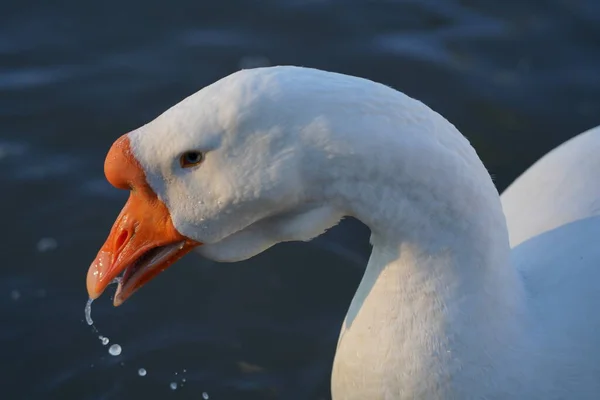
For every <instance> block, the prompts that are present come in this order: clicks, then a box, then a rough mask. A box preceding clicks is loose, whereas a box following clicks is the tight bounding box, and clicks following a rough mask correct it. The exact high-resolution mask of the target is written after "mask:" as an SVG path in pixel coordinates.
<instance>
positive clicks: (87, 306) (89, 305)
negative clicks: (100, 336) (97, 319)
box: [85, 298, 94, 325]
mask: <svg viewBox="0 0 600 400" xmlns="http://www.w3.org/2000/svg"><path fill="white" fill-rule="evenodd" d="M93 301H94V299H92V298H89V299H88V301H87V303H86V304H85V321H86V322H87V324H88V325H94V321H93V320H92V302H93Z"/></svg>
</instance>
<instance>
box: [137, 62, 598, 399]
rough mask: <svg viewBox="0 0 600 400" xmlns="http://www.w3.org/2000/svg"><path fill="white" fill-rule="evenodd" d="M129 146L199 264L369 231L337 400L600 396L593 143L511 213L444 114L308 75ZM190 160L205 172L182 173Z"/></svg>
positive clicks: (258, 86) (165, 118)
mask: <svg viewBox="0 0 600 400" xmlns="http://www.w3.org/2000/svg"><path fill="white" fill-rule="evenodd" d="M129 137H130V140H131V146H132V150H133V153H134V155H135V157H136V158H137V160H138V161H139V162H140V164H141V165H142V167H143V169H144V171H145V174H146V178H147V180H148V183H149V184H150V186H151V187H152V188H153V189H154V191H155V192H156V194H157V195H158V197H159V198H160V199H161V200H162V201H163V202H164V203H165V204H166V205H167V207H168V209H169V212H170V214H171V217H172V219H173V223H174V225H175V227H176V228H177V230H178V231H179V232H180V233H182V234H183V235H185V236H187V237H189V238H192V239H194V240H196V241H199V242H202V243H204V245H203V246H201V247H199V251H200V252H201V253H202V254H203V255H204V256H206V257H209V258H212V259H215V260H224V261H236V260H242V259H246V258H249V257H252V256H254V255H256V254H258V253H260V252H262V251H264V250H265V249H267V248H269V247H270V246H272V245H274V244H276V243H278V242H283V241H290V240H309V239H311V238H313V237H315V236H317V235H319V234H321V233H322V232H324V231H325V230H326V229H328V228H330V227H331V226H333V225H335V224H336V223H337V222H338V221H339V220H340V219H341V218H343V217H344V216H354V217H356V218H358V219H360V220H361V221H362V222H364V223H365V224H366V225H368V226H369V228H370V229H371V231H372V237H371V241H372V243H373V253H372V255H371V258H370V260H369V263H368V267H367V269H366V272H365V275H364V277H363V279H362V282H361V284H360V286H359V288H358V290H357V292H356V295H355V296H354V299H353V300H352V303H351V305H350V307H349V310H348V314H347V316H346V319H345V322H344V325H343V327H342V329H341V333H340V339H339V343H338V348H337V353H336V357H335V362H334V368H333V376H332V393H333V398H334V399H335V400H351V399H360V400H365V399H369V400H377V399H390V400H391V399H483V398H485V399H527V400H532V399H544V400H546V399H598V398H600V339H598V337H599V334H598V332H599V331H600V313H599V312H598V311H597V307H598V305H599V304H600V241H599V239H600V215H599V214H600V180H599V178H600V130H595V131H590V132H588V133H586V134H582V135H580V136H579V137H577V138H576V139H573V140H572V141H570V142H568V143H566V144H565V145H563V146H561V147H559V148H557V149H556V150H555V151H554V152H552V153H550V154H549V155H548V156H546V157H545V158H544V159H542V160H541V161H540V162H538V163H537V164H536V165H534V166H533V167H532V168H531V169H530V170H528V171H527V172H525V173H524V174H523V175H522V176H521V177H520V178H519V179H518V180H517V181H516V182H515V183H514V184H513V185H512V186H511V187H510V188H509V189H507V191H506V192H505V193H504V194H503V196H502V203H501V198H500V196H499V195H498V192H497V191H496V189H495V187H494V185H493V183H492V180H491V179H490V176H489V174H488V172H487V170H486V169H485V167H484V165H483V164H482V162H481V160H480V159H479V157H478V156H477V154H476V152H475V150H474V149H473V148H472V147H471V145H470V144H469V142H468V141H467V140H466V139H465V138H464V137H463V136H462V135H461V134H460V133H459V132H458V130H457V129H456V128H455V127H454V126H453V125H452V124H450V123H449V122H448V121H446V120H445V119H444V118H443V117H441V116H440V115H439V114H437V113H435V112H434V111H432V110H431V109H429V108H428V107H427V106H425V105H423V104H422V103H420V102H418V101H416V100H413V99H411V98H409V97H407V96H405V95H404V94H402V93H399V92H397V91H395V90H393V89H391V88H388V87H386V86H384V85H380V84H377V83H374V82H371V81H368V80H365V79H360V78H355V77H350V76H345V75H340V74H334V73H329V72H323V71H318V70H313V69H307V68H297V67H273V68H260V69H253V70H245V71H240V72H237V73H235V74H233V75H230V76H228V77H226V78H224V79H222V80H220V81H218V82H216V83H214V84H213V85H210V86H208V87H206V88H204V89H202V90H201V91H199V92H198V93H196V94H194V95H192V96H190V97H189V98H187V99H185V100H183V101H182V102H181V103H179V104H177V105H176V106H174V107H173V108H171V109H170V110H168V111H167V112H165V113H164V114H163V115H161V116H160V117H158V118H157V119H156V120H155V121H153V122H151V123H149V124H147V125H146V126H144V127H142V128H140V129H138V130H136V131H134V132H132V133H130V134H129ZM189 150H199V151H203V152H205V153H206V158H205V160H204V162H203V163H202V165H200V166H199V167H197V168H192V169H181V168H179V165H178V163H177V160H178V159H179V157H180V155H181V154H182V153H183V152H185V151H189ZM503 206H504V212H503ZM505 213H506V216H507V217H508V218H505ZM507 220H508V227H507ZM509 234H510V243H511V244H512V246H513V248H512V249H511V245H510V244H509ZM314 279H319V277H318V276H315V277H314Z"/></svg>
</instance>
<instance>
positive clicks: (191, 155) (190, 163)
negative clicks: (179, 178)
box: [179, 151, 204, 168]
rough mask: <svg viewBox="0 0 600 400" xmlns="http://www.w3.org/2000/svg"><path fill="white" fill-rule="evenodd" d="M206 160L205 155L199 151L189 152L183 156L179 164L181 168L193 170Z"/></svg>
mask: <svg viewBox="0 0 600 400" xmlns="http://www.w3.org/2000/svg"><path fill="white" fill-rule="evenodd" d="M203 160H204V154H202V153H201V152H199V151H188V152H185V153H183V154H182V155H181V158H180V159H179V164H180V165H181V168H191V167H195V166H196V165H198V164H200V163H201V162H202V161H203Z"/></svg>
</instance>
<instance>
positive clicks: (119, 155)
mask: <svg viewBox="0 0 600 400" xmlns="http://www.w3.org/2000/svg"><path fill="white" fill-rule="evenodd" d="M323 74H327V76H326V78H327V80H329V82H330V83H329V85H330V86H331V85H332V87H333V88H335V87H336V82H337V86H338V87H339V89H340V90H344V89H345V87H346V80H345V79H346V77H344V76H343V75H337V74H329V73H325V72H322V71H317V70H311V69H305V68H297V67H273V68H262V69H253V70H245V71H240V72H237V73H235V74H232V75H230V76H228V77H226V78H224V79H222V80H220V81H217V82H216V83H214V84H212V85H210V86H207V87H205V88H204V89H202V90H200V91H199V92H197V93H196V94H194V95H192V96H190V97H188V98H187V99H184V100H183V101H182V102H180V103H179V104H177V105H175V106H174V107H172V108H171V109H169V110H167V111H166V112H165V113H163V114H162V115H160V116H159V117H158V118H156V119H155V120H154V121H152V122H150V123H148V124H147V125H145V126H143V127H141V128H139V129H137V130H134V131H132V132H130V133H127V134H125V135H123V136H122V137H120V138H119V139H118V140H117V141H116V142H115V143H114V144H113V146H112V147H111V149H110V151H109V152H108V155H107V157H106V161H105V167H104V170H105V175H106V178H107V180H108V181H109V182H110V183H111V184H112V185H113V186H115V187H117V188H119V189H126V190H129V191H130V194H129V199H128V201H127V203H126V204H125V206H124V208H123V210H122V211H121V213H120V215H119V216H118V218H117V219H116V222H115V223H114V225H113V227H112V230H111V231H110V234H109V236H108V239H107V240H106V242H105V244H104V245H103V246H102V248H101V250H100V251H99V253H98V255H97V257H96V259H95V260H94V261H93V262H92V264H91V266H90V268H89V271H88V275H87V289H88V293H89V295H90V297H91V298H97V297H98V296H100V294H101V293H102V292H103V291H104V289H105V288H106V287H107V285H108V284H109V283H110V282H111V281H113V280H114V279H115V278H116V277H118V276H119V275H122V277H121V280H120V283H119V287H118V289H117V293H116V295H115V298H114V304H115V305H119V304H121V303H122V302H124V301H125V300H126V299H127V298H128V297H129V296H131V294H132V293H133V292H135V291H136V290H137V289H139V288H140V287H141V286H143V285H144V284H145V283H147V282H148V281H149V280H150V279H152V278H153V277H155V276H156V275H157V274H158V273H160V272H161V271H163V270H165V269H166V268H167V267H169V266H171V265H172V264H173V263H174V262H175V261H177V260H178V259H179V258H181V257H182V256H184V255H185V254H186V253H188V252H190V251H191V250H197V251H198V252H200V253H201V254H202V255H203V256H204V257H207V258H209V259H212V260H216V261H224V262H233V261H239V260H244V259H247V258H250V257H252V256H254V255H256V254H258V253H261V252H262V251H264V250H266V249H268V248H269V247H271V246H273V245H274V244H276V243H279V242H285V241H297V240H300V241H306V240H310V239H312V238H314V237H316V236H318V235H319V234H321V233H323V232H324V231H325V230H327V229H328V228H330V227H332V226H333V225H335V224H336V223H338V222H339V220H340V219H341V218H342V217H343V216H344V215H347V214H348V212H347V210H344V208H343V206H342V205H341V204H337V203H336V198H335V195H334V194H333V193H332V192H331V191H330V190H329V188H330V187H331V185H332V183H333V180H334V179H335V175H336V173H335V171H334V170H332V168H330V167H329V166H328V164H331V160H332V159H335V158H338V159H339V160H340V161H342V160H346V161H347V162H352V160H351V158H352V151H351V149H349V148H348V147H347V144H346V143H345V142H344V141H343V140H337V139H335V138H334V135H333V132H335V131H337V130H338V129H336V127H334V126H333V125H334V124H337V123H340V122H339V121H342V120H343V118H336V119H331V118H330V117H328V116H331V114H332V113H333V112H334V110H333V109H332V108H333V107H336V108H337V110H338V114H339V113H340V112H341V113H343V114H347V117H348V118H349V119H351V118H352V116H351V114H352V113H351V112H349V111H348V110H347V109H344V108H341V109H340V108H339V107H338V106H336V105H335V104H334V103H335V102H334V101H332V99H333V97H332V96H330V90H331V88H332V87H329V88H324V87H323V86H322V83H323V80H324V79H323V78H324V76H323ZM353 79H358V78H353ZM336 97H337V96H336ZM315 99H317V101H315ZM337 117H340V116H339V115H338V116H337ZM336 165H338V166H339V167H340V168H343V166H344V162H340V163H337V164H336Z"/></svg>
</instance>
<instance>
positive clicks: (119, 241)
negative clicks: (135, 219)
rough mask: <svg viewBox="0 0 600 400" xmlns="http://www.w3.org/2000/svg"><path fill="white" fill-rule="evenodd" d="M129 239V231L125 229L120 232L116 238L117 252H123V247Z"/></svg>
mask: <svg viewBox="0 0 600 400" xmlns="http://www.w3.org/2000/svg"><path fill="white" fill-rule="evenodd" d="M127 239H129V231H128V230H127V229H124V230H122V231H121V232H120V233H119V235H118V236H117V238H116V240H115V249H116V250H117V251H116V253H115V254H119V253H121V250H122V249H121V248H122V247H123V246H124V245H125V244H126V243H127Z"/></svg>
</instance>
